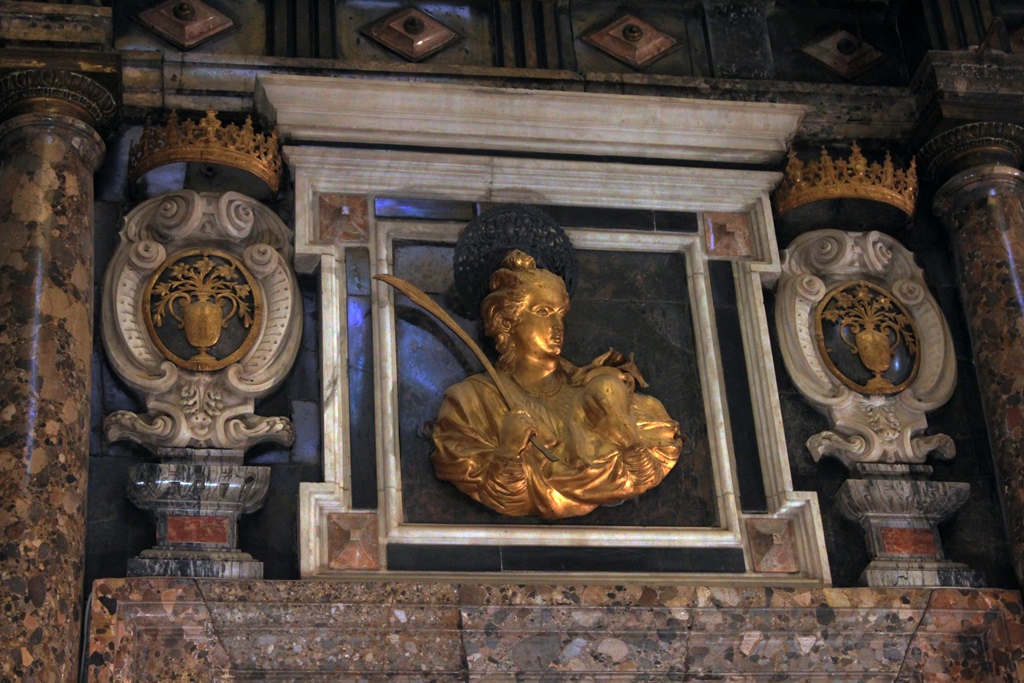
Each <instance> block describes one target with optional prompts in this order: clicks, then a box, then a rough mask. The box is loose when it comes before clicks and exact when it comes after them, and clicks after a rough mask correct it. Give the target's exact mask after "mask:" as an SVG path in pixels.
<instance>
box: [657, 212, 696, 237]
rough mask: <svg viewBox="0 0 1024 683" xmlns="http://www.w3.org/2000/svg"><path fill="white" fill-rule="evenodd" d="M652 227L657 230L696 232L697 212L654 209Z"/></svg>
mask: <svg viewBox="0 0 1024 683" xmlns="http://www.w3.org/2000/svg"><path fill="white" fill-rule="evenodd" d="M654 229H655V230H656V231H659V232H697V231H698V230H700V224H699V223H698V222H697V214H695V213H685V212H682V211H655V212H654Z"/></svg>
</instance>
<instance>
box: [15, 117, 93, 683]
mask: <svg viewBox="0 0 1024 683" xmlns="http://www.w3.org/2000/svg"><path fill="white" fill-rule="evenodd" d="M103 151H104V146H103V142H102V140H100V138H99V136H98V135H97V134H96V133H95V131H93V129H92V128H90V127H89V126H87V125H85V124H83V123H81V122H79V121H77V120H76V119H71V118H68V117H64V116H58V115H52V114H23V115H21V116H17V117H15V118H13V119H10V120H8V121H6V122H5V123H3V125H0V530H2V532H3V536H2V537H3V545H2V546H0V557H2V558H3V559H2V564H0V566H2V571H0V577H2V580H0V615H2V617H0V620H2V624H3V626H2V627H0V681H15V680H17V681H33V682H34V683H47V682H49V681H71V680H74V678H75V675H76V672H77V666H78V663H77V659H78V642H79V628H80V623H81V615H80V608H79V605H80V604H81V597H82V571H83V567H82V560H83V552H84V542H85V493H86V477H87V475H88V465H87V458H88V454H89V387H90V369H91V366H90V354H91V352H92V286H93V232H92V211H93V195H92V185H93V180H92V173H93V170H94V169H95V168H96V166H97V164H98V163H99V161H100V159H101V157H102V155H103Z"/></svg>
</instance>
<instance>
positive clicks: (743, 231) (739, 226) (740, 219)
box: [704, 211, 752, 258]
mask: <svg viewBox="0 0 1024 683" xmlns="http://www.w3.org/2000/svg"><path fill="white" fill-rule="evenodd" d="M704 230H705V235H706V238H707V245H708V255H709V256H711V257H713V258H714V257H718V258H721V257H727V256H750V255H751V253H752V250H751V246H750V218H749V217H748V216H747V214H745V213H722V212H718V211H709V212H707V213H705V214H704Z"/></svg>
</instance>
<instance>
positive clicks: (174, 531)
mask: <svg viewBox="0 0 1024 683" xmlns="http://www.w3.org/2000/svg"><path fill="white" fill-rule="evenodd" d="M228 523H229V521H228V518H227V517H193V516H190V515H168V516H167V541H168V542H169V543H227V542H228Z"/></svg>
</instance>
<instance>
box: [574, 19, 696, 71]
mask: <svg viewBox="0 0 1024 683" xmlns="http://www.w3.org/2000/svg"><path fill="white" fill-rule="evenodd" d="M583 42H585V43H587V44H588V45H593V46H594V47H596V48H598V49H599V50H602V51H604V52H606V53H607V54H609V55H611V56H612V57H614V58H615V59H618V60H619V61H621V62H625V63H626V64H628V65H629V66H631V67H633V68H634V69H642V68H644V67H645V66H647V65H648V64H650V63H651V62H653V61H655V60H657V59H660V58H662V57H664V56H665V55H667V54H668V53H670V52H673V51H674V50H675V49H676V47H678V45H677V43H678V41H677V40H676V39H675V38H673V37H672V36H670V35H668V34H666V33H662V32H661V31H659V30H658V29H656V28H654V27H653V26H651V25H650V24H648V23H647V22H645V21H641V20H640V19H637V18H636V17H634V16H633V15H632V14H625V15H623V16H621V17H619V18H618V19H616V20H615V21H613V22H612V23H610V24H608V25H607V26H605V27H604V28H599V29H597V30H596V31H592V32H590V33H588V34H587V35H585V36H583Z"/></svg>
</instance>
